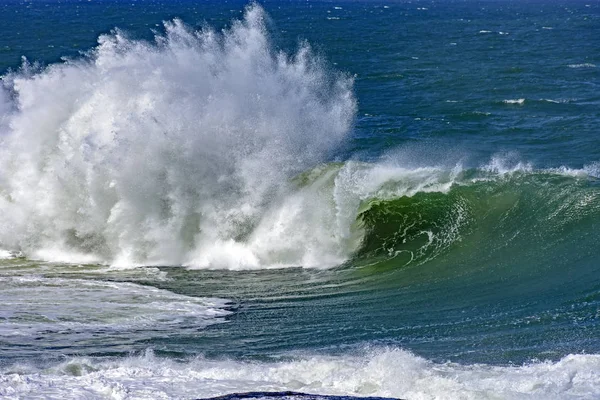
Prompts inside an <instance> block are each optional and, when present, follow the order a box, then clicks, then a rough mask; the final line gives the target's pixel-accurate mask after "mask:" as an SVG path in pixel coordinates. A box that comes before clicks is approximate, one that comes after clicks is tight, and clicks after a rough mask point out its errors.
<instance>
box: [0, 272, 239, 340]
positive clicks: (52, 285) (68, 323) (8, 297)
mask: <svg viewBox="0 0 600 400" xmlns="http://www.w3.org/2000/svg"><path fill="white" fill-rule="evenodd" d="M0 285H1V286H2V291H1V292H0V317H1V318H0V340H2V341H3V342H4V343H10V344H11V345H13V346H15V348H16V346H19V345H20V346H27V347H29V348H35V345H36V344H35V343H31V342H32V338H35V337H43V338H44V341H43V342H39V343H38V344H39V345H42V346H44V345H51V344H53V343H54V344H56V343H57V342H61V341H65V340H67V341H68V345H69V346H71V347H76V346H78V345H79V344H81V343H86V344H89V343H91V342H92V341H93V340H94V339H95V338H97V337H98V336H101V337H103V340H104V342H103V343H104V344H106V343H110V342H111V340H117V341H121V342H122V341H123V339H124V338H128V337H130V336H131V332H135V339H136V340H141V339H143V338H145V337H146V336H147V335H148V336H149V337H153V336H155V335H159V334H160V332H172V331H173V330H176V331H178V332H179V333H181V332H183V331H185V330H186V329H187V330H191V332H197V330H198V329H200V328H204V327H206V326H208V325H211V324H215V323H219V322H223V317H225V316H226V315H228V314H230V312H229V311H226V310H225V307H226V306H227V304H228V301H227V300H221V299H214V298H197V297H189V296H184V295H179V294H175V293H172V292H169V291H167V290H162V289H156V288H153V287H149V286H142V285H137V284H133V283H126V282H103V281H92V280H81V279H62V278H44V277H39V276H35V275H34V276H4V277H0ZM99 305H101V306H99ZM66 333H69V335H68V338H67V336H66V335H65V334H66ZM121 342H119V344H120V343H121ZM61 343H62V342H61Z"/></svg>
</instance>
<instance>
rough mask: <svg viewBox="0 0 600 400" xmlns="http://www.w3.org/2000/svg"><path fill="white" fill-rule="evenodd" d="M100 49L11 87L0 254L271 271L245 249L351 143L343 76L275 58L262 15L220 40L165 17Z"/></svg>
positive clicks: (310, 60)
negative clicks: (301, 180)
mask: <svg viewBox="0 0 600 400" xmlns="http://www.w3.org/2000/svg"><path fill="white" fill-rule="evenodd" d="M98 42H99V44H98V46H97V47H96V48H95V49H93V50H91V51H90V52H89V53H88V54H86V55H85V56H83V57H82V58H80V59H76V60H68V61H65V62H64V63H61V64H55V65H50V66H49V67H47V68H45V69H43V70H41V71H38V72H32V71H29V70H27V69H29V68H23V71H21V72H16V73H11V74H9V75H7V76H5V77H4V88H3V91H2V92H1V94H0V112H1V116H0V129H2V132H1V135H0V138H1V140H2V147H1V148H0V170H1V172H0V215H2V219H1V220H0V247H3V248H6V249H9V250H18V251H23V252H24V253H25V254H26V255H27V256H29V257H32V258H43V259H48V260H56V261H67V262H101V263H110V264H115V265H136V264H146V265H147V264H170V265H181V264H186V265H190V266H213V267H228V268H236V267H245V266H257V265H258V264H260V263H261V262H264V261H265V260H264V259H265V257H266V256H265V254H266V255H268V254H269V253H271V250H270V249H269V248H267V249H264V251H263V256H262V257H261V255H260V254H256V252H255V251H253V250H252V249H250V248H248V246H246V245H245V244H243V242H244V240H245V239H247V237H248V236H249V234H250V233H251V232H252V231H253V230H254V228H255V226H256V225H257V224H258V223H259V221H260V220H261V218H262V217H263V216H264V215H265V213H267V210H268V209H270V208H271V207H272V205H273V204H274V203H276V202H280V200H278V199H281V198H282V196H284V195H285V193H286V192H287V190H288V187H289V182H290V179H291V178H292V177H293V176H294V175H296V174H298V173H299V172H302V171H304V170H306V169H307V168H309V167H312V166H314V165H316V164H318V163H319V162H322V161H323V160H325V159H326V158H327V157H328V156H329V155H330V154H331V152H332V151H334V150H335V149H336V148H337V147H338V146H339V145H340V143H341V142H342V141H343V140H344V139H345V137H346V135H347V133H348V131H349V129H350V127H351V124H352V121H353V117H354V113H355V108H356V101H355V99H354V97H353V92H352V79H351V78H349V77H347V76H344V75H342V74H339V73H335V72H331V71H330V70H329V69H328V68H327V67H326V66H325V65H324V64H323V62H322V61H321V60H320V59H319V57H317V56H315V55H314V54H313V52H312V51H311V49H310V48H309V46H308V45H306V44H302V45H301V46H300V48H299V50H298V51H297V53H296V54H294V55H293V56H289V55H287V54H285V53H283V52H278V51H276V50H275V49H274V48H273V45H272V44H271V42H270V38H269V33H268V31H267V29H266V27H265V13H264V11H263V10H262V8H261V7H259V6H257V5H251V6H249V7H248V8H247V9H246V12H245V15H244V18H243V19H242V20H240V21H234V22H233V23H232V26H231V28H229V29H227V30H224V31H222V32H217V31H214V30H212V29H210V28H205V29H204V30H202V31H198V32H196V31H193V30H192V29H190V28H189V27H187V26H186V25H185V24H184V23H183V22H181V21H179V20H174V21H171V22H166V23H165V33H164V35H161V34H157V35H156V37H155V40H154V42H145V41H140V40H133V39H130V38H128V37H127V34H126V33H124V32H122V31H119V30H115V31H114V32H112V33H111V34H109V35H103V36H101V37H100V38H99V41H98ZM267 247H268V246H267ZM276 250H277V251H279V250H281V249H276ZM284 250H285V249H284ZM299 251H300V253H302V252H303V250H302V249H301V250H299ZM303 257H304V254H296V255H294V256H293V257H292V259H293V260H294V261H296V262H301V261H302V259H303Z"/></svg>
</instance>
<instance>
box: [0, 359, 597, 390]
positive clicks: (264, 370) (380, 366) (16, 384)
mask: <svg viewBox="0 0 600 400" xmlns="http://www.w3.org/2000/svg"><path fill="white" fill-rule="evenodd" d="M283 390H293V391H302V392H308V393H319V394H331V395H355V396H388V397H398V398H405V399H411V400H412V399H415V400H418V399H498V398H502V399H544V400H546V399H570V398H572V399H592V398H598V396H600V356H598V355H569V356H566V357H564V358H563V359H561V360H560V361H558V362H537V363H531V364H527V365H523V366H490V365H482V364H475V365H461V364H456V363H450V362H448V363H433V362H431V361H428V360H426V359H423V358H421V357H417V356H415V355H413V354H411V353H409V352H406V351H403V350H399V349H383V350H377V351H372V352H369V353H367V354H362V355H346V356H335V357H333V356H305V357H301V358H298V359H296V360H295V361H288V362H271V363H260V362H238V361H211V360H205V359H201V358H200V359H194V360H191V361H188V362H176V361H173V360H166V359H160V358H157V357H155V356H154V355H153V354H152V352H147V353H146V354H145V355H143V356H139V357H130V358H127V359H120V360H114V361H98V360H94V359H86V358H76V359H71V360H68V361H66V362H64V363H62V364H60V365H57V366H55V367H53V368H48V369H44V370H41V371H40V370H36V369H35V368H33V367H29V366H26V365H15V366H12V367H10V368H4V370H3V371H2V375H0V395H2V396H3V398H7V399H16V398H25V397H36V398H43V399H49V398H56V399H58V398H87V399H100V398H107V397H108V398H119V399H134V398H135V399H157V398H162V399H172V398H200V397H208V396H217V395H223V394H226V393H231V392H246V391H283Z"/></svg>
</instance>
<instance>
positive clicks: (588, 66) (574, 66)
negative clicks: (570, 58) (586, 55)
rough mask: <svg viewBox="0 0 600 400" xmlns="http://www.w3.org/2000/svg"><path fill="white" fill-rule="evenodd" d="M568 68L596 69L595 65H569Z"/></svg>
mask: <svg viewBox="0 0 600 400" xmlns="http://www.w3.org/2000/svg"><path fill="white" fill-rule="evenodd" d="M567 66H568V67H569V68H596V64H592V63H583V64H569V65H567Z"/></svg>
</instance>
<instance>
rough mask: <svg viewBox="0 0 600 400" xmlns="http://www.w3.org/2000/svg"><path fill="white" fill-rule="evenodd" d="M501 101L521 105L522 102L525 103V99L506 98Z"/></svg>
mask: <svg viewBox="0 0 600 400" xmlns="http://www.w3.org/2000/svg"><path fill="white" fill-rule="evenodd" d="M502 102H503V103H504V104H518V105H520V106H522V105H523V104H525V99H508V100H502Z"/></svg>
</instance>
